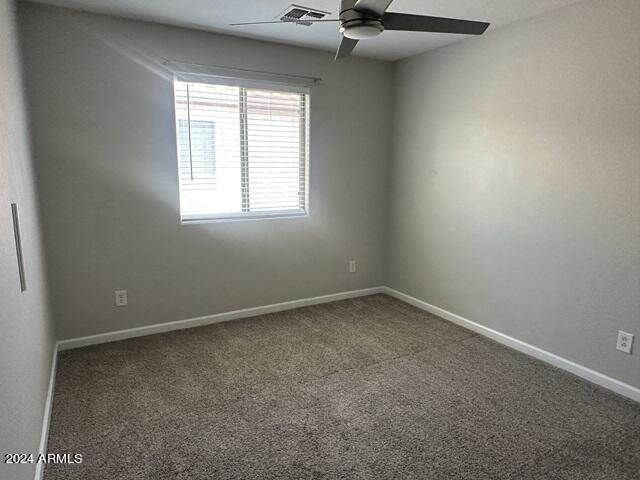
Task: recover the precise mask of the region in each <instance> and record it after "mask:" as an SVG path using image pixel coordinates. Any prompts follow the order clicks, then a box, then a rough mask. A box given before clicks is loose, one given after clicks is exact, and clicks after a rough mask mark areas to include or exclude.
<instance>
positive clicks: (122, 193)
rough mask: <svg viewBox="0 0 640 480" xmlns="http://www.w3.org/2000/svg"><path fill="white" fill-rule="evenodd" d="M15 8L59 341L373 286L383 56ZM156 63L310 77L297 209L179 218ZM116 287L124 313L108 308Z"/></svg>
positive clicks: (165, 101)
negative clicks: (306, 184)
mask: <svg viewBox="0 0 640 480" xmlns="http://www.w3.org/2000/svg"><path fill="white" fill-rule="evenodd" d="M21 13H22V16H21V19H22V21H23V29H22V33H23V39H24V43H25V52H26V55H25V65H26V73H27V85H28V93H29V101H30V106H31V117H32V127H33V128H32V130H33V132H34V135H33V137H34V152H35V157H36V162H37V167H38V168H37V170H38V176H39V189H40V192H41V196H42V198H43V201H42V209H43V217H44V230H45V238H46V253H47V260H48V266H49V271H50V278H51V294H52V306H53V309H54V315H55V318H56V325H57V333H58V336H59V338H61V339H64V338H70V337H77V336H82V335H90V334H95V333H100V332H107V331H112V330H118V329H125V328H131V327H136V326H141V325H147V324H154V323H159V322H166V321H171V320H179V319H185V318H191V317H197V316H200V315H208V314H212V313H216V312H225V311H229V310H234V309H239V308H246V307H251V306H257V305H265V304H269V303H274V302H281V301H286V300H292V299H299V298H304V297H309V296H316V295H322V294H328V293H332V292H340V291H345V290H352V289H360V288H365V287H372V286H378V285H381V284H382V283H383V281H384V260H383V258H382V257H381V255H380V252H381V251H382V250H383V248H384V245H383V243H384V230H385V219H384V216H385V205H386V203H387V199H386V191H387V188H386V187H387V166H388V151H389V140H390V134H389V133H388V132H389V128H390V119H389V117H388V115H386V112H388V111H389V110H390V109H391V103H390V102H391V99H392V97H391V94H390V89H391V80H392V67H391V65H390V64H387V63H383V62H377V61H370V60H363V59H352V60H349V61H345V62H341V63H334V61H333V59H332V56H331V54H330V53H327V52H319V51H313V50H308V49H301V48H295V47H286V46H282V45H276V44H270V43H263V42H256V41H252V40H246V39H240V38H233V37H228V36H222V35H216V34H211V33H205V32H197V31H190V30H186V29H180V28H172V27H167V26H162V25H155V24H150V23H142V22H137V21H129V20H122V19H116V18H109V17H103V16H96V15H90V14H83V13H78V12H72V11H70V10H65V9H58V8H53V7H44V6H39V5H35V4H23V5H22V7H21ZM163 57H164V58H167V59H170V60H174V61H187V62H195V63H204V64H214V65H225V66H232V67H233V66H239V67H242V68H252V69H257V70H267V71H274V72H281V73H290V74H298V75H311V76H319V77H322V78H323V82H322V83H321V84H320V85H318V86H316V87H314V88H313V90H312V94H311V147H310V148H311V150H310V182H311V185H310V209H311V216H310V217H309V218H304V219H281V220H261V221H243V222H235V223H215V224H205V225H188V226H181V225H179V212H178V183H177V165H176V158H175V155H176V154H175V152H176V147H175V136H174V135H175V133H174V119H173V118H174V117H173V90H172V83H171V79H170V78H168V77H167V76H166V72H164V71H163V70H162V69H161V68H159V62H160V61H161V60H162V58H163ZM349 259H356V260H357V261H358V266H359V271H358V273H356V274H350V273H348V260H349ZM116 289H127V290H128V292H129V306H128V307H125V308H115V307H114V306H113V303H114V298H113V291H114V290H116Z"/></svg>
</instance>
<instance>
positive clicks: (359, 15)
mask: <svg viewBox="0 0 640 480" xmlns="http://www.w3.org/2000/svg"><path fill="white" fill-rule="evenodd" d="M392 1H393V0H341V2H340V18H336V19H324V18H323V19H318V20H313V19H305V20H304V22H305V23H317V22H340V33H341V34H342V41H341V42H340V47H339V48H338V51H337V52H336V56H335V59H336V60H338V59H340V58H344V57H348V56H349V54H350V53H351V51H352V50H353V49H354V47H355V46H356V45H357V44H358V42H359V41H360V40H365V39H367V38H371V37H375V36H377V35H380V34H381V33H382V32H383V31H384V30H402V31H406V32H437V33H460V34H466V35H482V34H483V33H484V32H485V30H486V29H487V28H488V27H489V23H486V22H474V21H471V20H458V19H455V18H443V17H430V16H427V15H410V14H407V13H394V12H387V8H389V5H390V4H391V2H392ZM268 23H303V22H302V21H300V22H298V21H296V20H295V19H293V20H289V19H285V20H276V21H269V22H249V23H232V24H231V26H243V25H262V24H268Z"/></svg>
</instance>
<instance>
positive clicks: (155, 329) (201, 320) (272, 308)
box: [58, 287, 384, 350]
mask: <svg viewBox="0 0 640 480" xmlns="http://www.w3.org/2000/svg"><path fill="white" fill-rule="evenodd" d="M383 291H384V287H372V288H365V289H362V290H352V291H349V292H340V293H331V294H329V295H321V296H319V297H310V298H303V299H300V300H292V301H289V302H281V303H273V304H271V305H263V306H261V307H252V308H243V309H242V310H234V311H231V312H223V313H216V314H214V315H206V316H204V317H197V318H189V319H186V320H177V321H174V322H167V323H157V324H154V325H148V326H144V327H137V328H129V329H126V330H118V331H115V332H107V333H99V334H97V335H89V336H87V337H78V338H71V339H69V340H60V341H59V342H58V350H69V349H72V348H80V347H86V346H88V345H96V344H98V343H107V342H114V341H117V340H125V339H127V338H133V337H143V336H145V335H153V334H155V333H164V332H171V331H173V330H182V329H185V328H193V327H202V326H204V325H211V324H213V323H220V322H226V321H228V320H236V319H238V318H247V317H254V316H256V315H263V314H265V313H273V312H281V311H284V310H291V309H293V308H299V307H306V306H309V305H318V304H321V303H328V302H335V301H337V300H344V299H347V298H356V297H363V296H366V295H373V294H376V293H382V292H383Z"/></svg>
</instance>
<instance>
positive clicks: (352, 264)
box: [349, 260, 358, 273]
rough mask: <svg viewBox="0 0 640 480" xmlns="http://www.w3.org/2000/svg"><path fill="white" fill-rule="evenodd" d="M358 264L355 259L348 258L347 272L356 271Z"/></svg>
mask: <svg viewBox="0 0 640 480" xmlns="http://www.w3.org/2000/svg"><path fill="white" fill-rule="evenodd" d="M357 270H358V265H357V264H356V261H355V260H349V273H356V271H357Z"/></svg>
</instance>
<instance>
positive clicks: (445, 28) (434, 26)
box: [382, 13, 490, 35]
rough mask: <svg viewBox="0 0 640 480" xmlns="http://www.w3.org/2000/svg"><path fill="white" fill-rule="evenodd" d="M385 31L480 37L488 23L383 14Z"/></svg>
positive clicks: (402, 14)
mask: <svg viewBox="0 0 640 480" xmlns="http://www.w3.org/2000/svg"><path fill="white" fill-rule="evenodd" d="M382 21H383V22H384V29H385V30H403V31H407V32H437V33H461V34H466V35H482V34H483V33H484V32H485V30H486V29H487V28H489V25H490V24H489V23H486V22H474V21H471V20H458V19H456V18H443V17H429V16H425V15H409V14H406V13H385V15H384V17H382Z"/></svg>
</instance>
